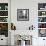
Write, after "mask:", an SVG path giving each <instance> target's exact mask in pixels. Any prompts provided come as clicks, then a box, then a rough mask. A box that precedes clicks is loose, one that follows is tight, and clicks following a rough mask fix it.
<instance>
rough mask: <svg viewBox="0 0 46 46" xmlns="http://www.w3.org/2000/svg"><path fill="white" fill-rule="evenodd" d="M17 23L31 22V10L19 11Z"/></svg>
mask: <svg viewBox="0 0 46 46" xmlns="http://www.w3.org/2000/svg"><path fill="white" fill-rule="evenodd" d="M17 21H29V9H17Z"/></svg>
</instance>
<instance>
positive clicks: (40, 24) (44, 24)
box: [38, 23, 46, 28]
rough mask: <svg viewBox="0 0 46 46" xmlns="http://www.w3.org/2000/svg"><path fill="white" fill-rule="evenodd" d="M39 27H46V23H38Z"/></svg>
mask: <svg viewBox="0 0 46 46" xmlns="http://www.w3.org/2000/svg"><path fill="white" fill-rule="evenodd" d="M38 28H46V23H43V24H42V23H38Z"/></svg>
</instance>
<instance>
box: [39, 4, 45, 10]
mask: <svg viewBox="0 0 46 46" xmlns="http://www.w3.org/2000/svg"><path fill="white" fill-rule="evenodd" d="M38 10H46V3H38Z"/></svg>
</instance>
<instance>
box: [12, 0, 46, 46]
mask: <svg viewBox="0 0 46 46" xmlns="http://www.w3.org/2000/svg"><path fill="white" fill-rule="evenodd" d="M38 3H46V0H11V22H12V23H14V24H15V25H16V29H17V30H16V31H18V32H20V31H19V30H23V31H25V30H28V27H29V26H31V25H32V24H33V25H34V26H35V30H34V31H35V32H36V34H34V33H33V34H34V35H33V36H37V37H34V38H33V46H40V45H38V43H42V44H43V41H42V40H41V39H42V38H38V29H37V27H38V18H37V17H38ZM17 9H29V21H17ZM25 33H26V31H25ZM36 39H37V40H36Z"/></svg>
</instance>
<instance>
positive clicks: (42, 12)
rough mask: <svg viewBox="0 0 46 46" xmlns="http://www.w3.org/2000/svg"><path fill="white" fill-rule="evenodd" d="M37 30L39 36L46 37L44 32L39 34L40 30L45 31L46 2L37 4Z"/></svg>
mask: <svg viewBox="0 0 46 46" xmlns="http://www.w3.org/2000/svg"><path fill="white" fill-rule="evenodd" d="M38 31H39V34H40V35H41V36H40V35H39V36H40V37H46V35H45V34H41V31H45V33H46V3H39V4H38ZM42 35H43V36H42Z"/></svg>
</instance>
